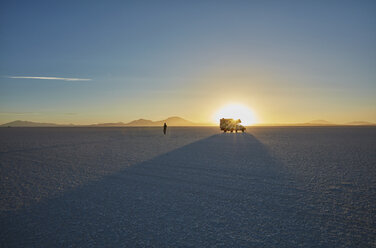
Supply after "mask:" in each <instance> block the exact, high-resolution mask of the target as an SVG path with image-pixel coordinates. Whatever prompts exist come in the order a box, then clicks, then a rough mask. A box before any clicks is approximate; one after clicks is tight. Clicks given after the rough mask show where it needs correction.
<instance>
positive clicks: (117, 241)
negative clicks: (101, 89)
mask: <svg viewBox="0 0 376 248" xmlns="http://www.w3.org/2000/svg"><path fill="white" fill-rule="evenodd" d="M0 180H1V181H0V195H1V198H0V202H1V204H0V210H1V211H0V228H1V229H0V230H1V232H0V246H1V247H71V246H74V247H93V246H99V247H102V246H107V247H125V246H127V247H166V246H167V247H181V246H184V247H186V246H191V247H197V246H201V247H208V246H211V247H376V218H375V216H376V128H374V127H288V128H277V127H273V128H249V129H248V132H247V133H244V134H242V133H238V134H235V133H233V134H231V133H227V134H223V133H220V132H219V130H218V128H211V127H210V128H209V127H206V128H198V127H195V128H169V129H168V133H167V135H166V136H164V135H163V134H162V129H161V128H1V129H0Z"/></svg>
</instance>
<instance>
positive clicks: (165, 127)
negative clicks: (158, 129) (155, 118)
mask: <svg viewBox="0 0 376 248" xmlns="http://www.w3.org/2000/svg"><path fill="white" fill-rule="evenodd" d="M166 130H167V124H166V122H165V124H164V125H163V133H164V135H166Z"/></svg>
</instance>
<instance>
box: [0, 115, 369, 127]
mask: <svg viewBox="0 0 376 248" xmlns="http://www.w3.org/2000/svg"><path fill="white" fill-rule="evenodd" d="M164 123H166V124H167V125H168V126H213V124H203V123H195V122H191V121H188V120H186V119H183V118H181V117H178V116H173V117H169V118H167V119H165V120H160V121H152V120H146V119H138V120H134V121H131V122H128V123H124V122H114V123H99V124H92V125H73V124H66V125H64V124H55V123H40V122H31V121H21V120H17V121H12V122H9V123H5V124H3V125H0V127H156V126H163V124H164ZM255 126H376V123H372V122H367V121H352V122H347V123H344V124H335V123H331V122H329V121H326V120H313V121H309V122H306V123H291V124H256V125H255Z"/></svg>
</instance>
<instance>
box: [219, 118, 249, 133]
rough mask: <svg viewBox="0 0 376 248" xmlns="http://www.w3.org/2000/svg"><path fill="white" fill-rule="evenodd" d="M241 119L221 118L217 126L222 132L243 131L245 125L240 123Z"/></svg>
mask: <svg viewBox="0 0 376 248" xmlns="http://www.w3.org/2000/svg"><path fill="white" fill-rule="evenodd" d="M241 122H242V121H241V120H240V119H237V120H234V119H225V118H222V119H221V120H220V122H219V127H220V128H221V130H222V131H223V132H227V131H229V132H231V133H232V132H234V131H235V132H238V131H242V132H243V133H244V131H245V127H244V126H242V125H240V123H241Z"/></svg>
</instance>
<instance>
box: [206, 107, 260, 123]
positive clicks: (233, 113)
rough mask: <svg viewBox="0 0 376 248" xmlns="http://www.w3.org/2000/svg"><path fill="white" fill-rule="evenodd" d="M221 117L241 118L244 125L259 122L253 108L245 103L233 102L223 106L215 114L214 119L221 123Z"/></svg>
mask: <svg viewBox="0 0 376 248" xmlns="http://www.w3.org/2000/svg"><path fill="white" fill-rule="evenodd" d="M221 118H232V119H240V120H241V121H242V125H244V126H249V125H253V124H255V123H257V120H256V117H255V115H254V113H253V111H252V110H251V109H249V108H248V107H247V106H245V105H243V104H238V103H233V104H228V105H225V106H223V107H222V108H221V109H219V110H218V111H217V112H216V113H215V115H214V116H213V121H214V122H215V123H219V120H220V119H221Z"/></svg>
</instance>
